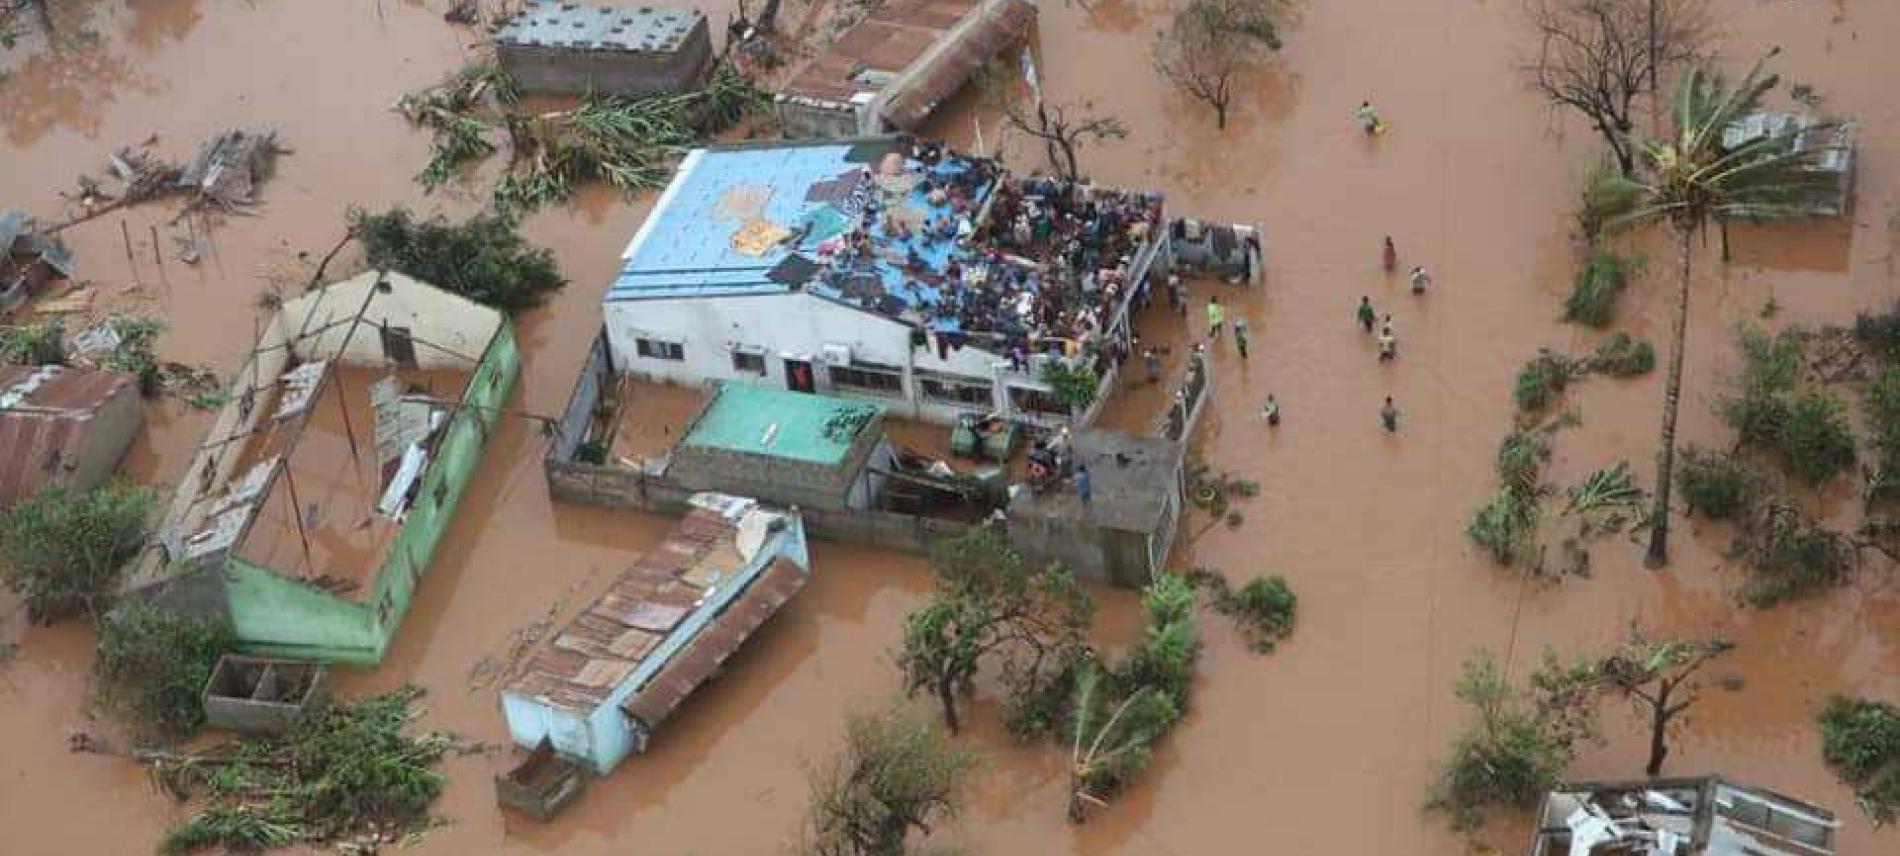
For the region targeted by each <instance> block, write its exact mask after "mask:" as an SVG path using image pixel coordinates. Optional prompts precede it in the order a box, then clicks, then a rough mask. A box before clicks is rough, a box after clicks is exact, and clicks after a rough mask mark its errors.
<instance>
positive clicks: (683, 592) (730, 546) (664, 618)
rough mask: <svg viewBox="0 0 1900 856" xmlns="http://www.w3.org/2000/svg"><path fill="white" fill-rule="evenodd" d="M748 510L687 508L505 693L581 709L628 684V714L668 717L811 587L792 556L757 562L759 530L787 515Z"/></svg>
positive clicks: (647, 719)
mask: <svg viewBox="0 0 1900 856" xmlns="http://www.w3.org/2000/svg"><path fill="white" fill-rule="evenodd" d="M745 507H746V508H747V509H749V510H746V511H743V512H742V513H740V514H738V515H736V516H735V515H729V514H725V513H721V511H720V510H716V509H712V508H707V507H703V506H697V505H696V506H695V507H694V508H693V509H692V510H690V511H688V512H687V514H686V516H685V517H683V518H681V520H680V522H679V524H678V525H677V526H675V527H674V528H673V531H672V532H671V533H669V534H668V535H667V537H666V540H665V541H663V542H661V544H660V545H659V546H658V547H655V548H654V549H652V550H649V551H648V552H647V553H646V554H645V555H643V556H641V557H640V559H639V560H638V561H636V562H635V563H634V565H633V566H632V567H630V568H628V569H627V570H625V571H623V572H622V573H621V574H620V576H619V577H618V578H617V579H615V580H614V582H613V584H612V585H610V586H609V587H608V588H607V591H605V592H604V593H602V594H601V596H600V597H599V598H597V599H596V600H595V601H594V602H593V603H592V604H590V605H589V606H588V607H587V608H586V609H584V610H582V611H581V614H580V615H578V616H576V617H575V618H574V619H573V620H572V621H570V622H569V623H568V624H567V625H566V626H565V627H563V628H561V630H560V632H559V633H557V634H556V635H555V636H554V637H553V639H552V640H551V641H550V642H549V643H548V644H547V645H546V646H545V647H543V648H542V650H541V651H539V652H538V653H536V655H535V656H534V658H533V659H531V660H530V661H529V662H528V665H527V667H526V669H525V670H524V671H523V673H522V675H521V676H520V677H519V678H517V679H516V680H515V681H513V682H512V683H511V684H509V686H508V690H507V692H508V693H509V694H511V695H515V696H521V697H527V698H533V699H537V700H540V701H542V702H544V703H546V704H549V705H552V706H554V707H558V708H563V709H567V710H573V711H579V712H583V713H585V712H590V711H592V710H594V709H596V708H598V707H600V706H601V705H602V704H605V703H608V702H609V701H610V699H611V698H612V697H614V696H615V695H616V694H617V693H618V692H619V691H621V690H622V689H623V688H624V687H627V686H629V685H630V686H631V687H632V689H633V692H632V695H631V696H630V697H629V698H628V699H627V701H626V704H627V705H628V706H629V710H628V712H629V713H630V714H634V715H636V716H638V717H640V720H641V722H643V723H645V724H646V725H647V726H648V727H651V726H653V725H655V724H657V723H658V722H659V721H660V720H661V719H664V718H665V716H666V715H667V714H668V713H670V712H671V711H672V710H673V709H674V708H675V707H677V706H678V705H679V703H680V701H681V700H682V699H684V698H685V696H687V695H688V694H690V693H691V692H692V690H693V689H694V688H695V687H697V686H698V685H699V684H700V683H701V682H702V681H704V680H705V679H706V678H707V677H708V676H710V675H711V673H712V672H713V671H714V670H715V669H716V668H717V667H718V665H719V664H720V663H723V662H724V661H725V660H726V658H728V657H730V656H731V655H732V653H733V652H734V651H736V650H738V648H739V646H740V645H741V644H743V643H744V642H745V640H746V639H747V638H748V637H750V636H751V634H752V632H753V631H754V630H756V629H757V628H758V626H759V625H760V624H762V623H764V621H765V619H767V618H769V617H771V615H772V614H773V613H775V612H777V611H778V608H779V607H780V606H782V605H784V603H785V602H786V601H788V600H790V599H791V597H792V595H793V594H796V593H797V591H798V589H799V588H801V587H803V586H804V584H805V578H806V573H805V570H804V569H803V568H801V567H799V566H798V565H797V564H796V563H794V562H791V561H789V560H788V559H785V558H783V557H773V558H771V559H770V560H769V561H765V562H756V561H754V559H755V558H756V551H758V550H761V549H766V547H765V546H764V541H763V540H762V538H761V535H760V533H761V531H762V530H761V527H764V530H769V529H770V527H771V526H772V525H773V524H774V522H777V523H778V524H780V525H782V523H783V517H782V516H781V515H778V514H775V513H771V512H766V511H764V510H762V509H758V508H757V507H756V506H755V505H753V506H745ZM748 531H750V534H748ZM748 543H749V544H750V545H751V549H752V551H753V554H752V555H748V554H747V552H746V551H745V549H744V548H745V547H746V545H747V544H748ZM748 571H749V573H748ZM636 711H637V713H635V712H636Z"/></svg>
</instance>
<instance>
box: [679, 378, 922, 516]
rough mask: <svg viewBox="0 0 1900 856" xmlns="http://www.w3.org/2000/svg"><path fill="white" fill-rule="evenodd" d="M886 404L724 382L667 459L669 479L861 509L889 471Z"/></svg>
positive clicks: (770, 498) (779, 500) (783, 500)
mask: <svg viewBox="0 0 1900 856" xmlns="http://www.w3.org/2000/svg"><path fill="white" fill-rule="evenodd" d="M890 456H891V452H890V447H889V445H888V444H887V443H885V441H884V408H883V406H882V405H879V404H875V403H871V402H866V401H860V400H847V399H840V398H830V397H827V396H822V395H812V394H810V393H802V392H791V391H789V390H783V389H775V388H773V387H767V386H756V385H751V384H741V383H726V384H721V385H720V386H719V387H717V388H716V389H715V391H714V392H713V395H712V398H711V399H710V400H709V401H707V403H706V405H705V406H704V407H702V408H701V409H700V411H699V414H698V415H697V416H695V417H694V418H693V421H692V423H691V424H689V425H688V426H687V428H686V431H685V434H684V436H683V437H682V439H681V440H680V442H679V444H678V445H676V446H674V447H673V451H672V454H671V456H670V458H669V460H668V461H667V466H666V475H667V478H669V479H671V480H674V481H676V482H677V483H679V484H680V485H681V486H682V487H685V488H688V489H691V490H718V491H722V492H725V493H731V494H738V495H742V496H752V497H757V498H758V499H760V500H763V501H765V502H768V503H773V504H778V505H787V506H797V507H801V508H813V509H825V510H840V509H847V508H850V509H862V508H868V507H870V505H871V500H872V498H873V497H874V496H875V495H876V487H877V485H875V484H874V482H873V478H874V477H875V473H874V472H873V471H874V470H878V469H886V468H888V466H889V461H890Z"/></svg>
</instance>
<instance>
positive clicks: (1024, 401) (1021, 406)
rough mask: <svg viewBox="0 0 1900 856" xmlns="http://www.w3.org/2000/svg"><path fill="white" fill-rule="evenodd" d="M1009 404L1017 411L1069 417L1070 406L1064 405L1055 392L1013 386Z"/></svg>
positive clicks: (1010, 391) (1010, 390) (1010, 389)
mask: <svg viewBox="0 0 1900 856" xmlns="http://www.w3.org/2000/svg"><path fill="white" fill-rule="evenodd" d="M1009 402H1010V404H1011V405H1012V406H1014V407H1015V408H1016V409H1017V410H1027V411H1031V412H1034V413H1046V414H1048V415H1051V416H1068V415H1069V406H1068V405H1067V404H1063V403H1062V399H1059V398H1057V397H1056V396H1055V393H1053V392H1044V391H1042V390H1040V389H1030V388H1029V387H1026V386H1012V387H1010V388H1009Z"/></svg>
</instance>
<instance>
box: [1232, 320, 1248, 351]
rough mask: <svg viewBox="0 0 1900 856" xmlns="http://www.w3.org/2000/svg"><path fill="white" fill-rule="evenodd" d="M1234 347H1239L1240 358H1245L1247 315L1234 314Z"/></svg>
mask: <svg viewBox="0 0 1900 856" xmlns="http://www.w3.org/2000/svg"><path fill="white" fill-rule="evenodd" d="M1234 347H1235V348H1238V349H1240V358H1241V359H1243V360H1244V359H1246V358H1247V317H1246V316H1244V315H1236V316H1234Z"/></svg>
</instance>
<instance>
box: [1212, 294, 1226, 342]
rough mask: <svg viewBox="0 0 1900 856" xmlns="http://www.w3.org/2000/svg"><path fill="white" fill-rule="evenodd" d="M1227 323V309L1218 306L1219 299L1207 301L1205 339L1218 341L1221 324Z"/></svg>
mask: <svg viewBox="0 0 1900 856" xmlns="http://www.w3.org/2000/svg"><path fill="white" fill-rule="evenodd" d="M1226 321H1227V309H1226V308H1225V307H1223V306H1221V305H1220V298H1218V297H1209V298H1208V299H1207V338H1209V339H1212V340H1216V341H1218V340H1219V339H1220V328H1221V324H1223V323H1225V322H1226Z"/></svg>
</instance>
